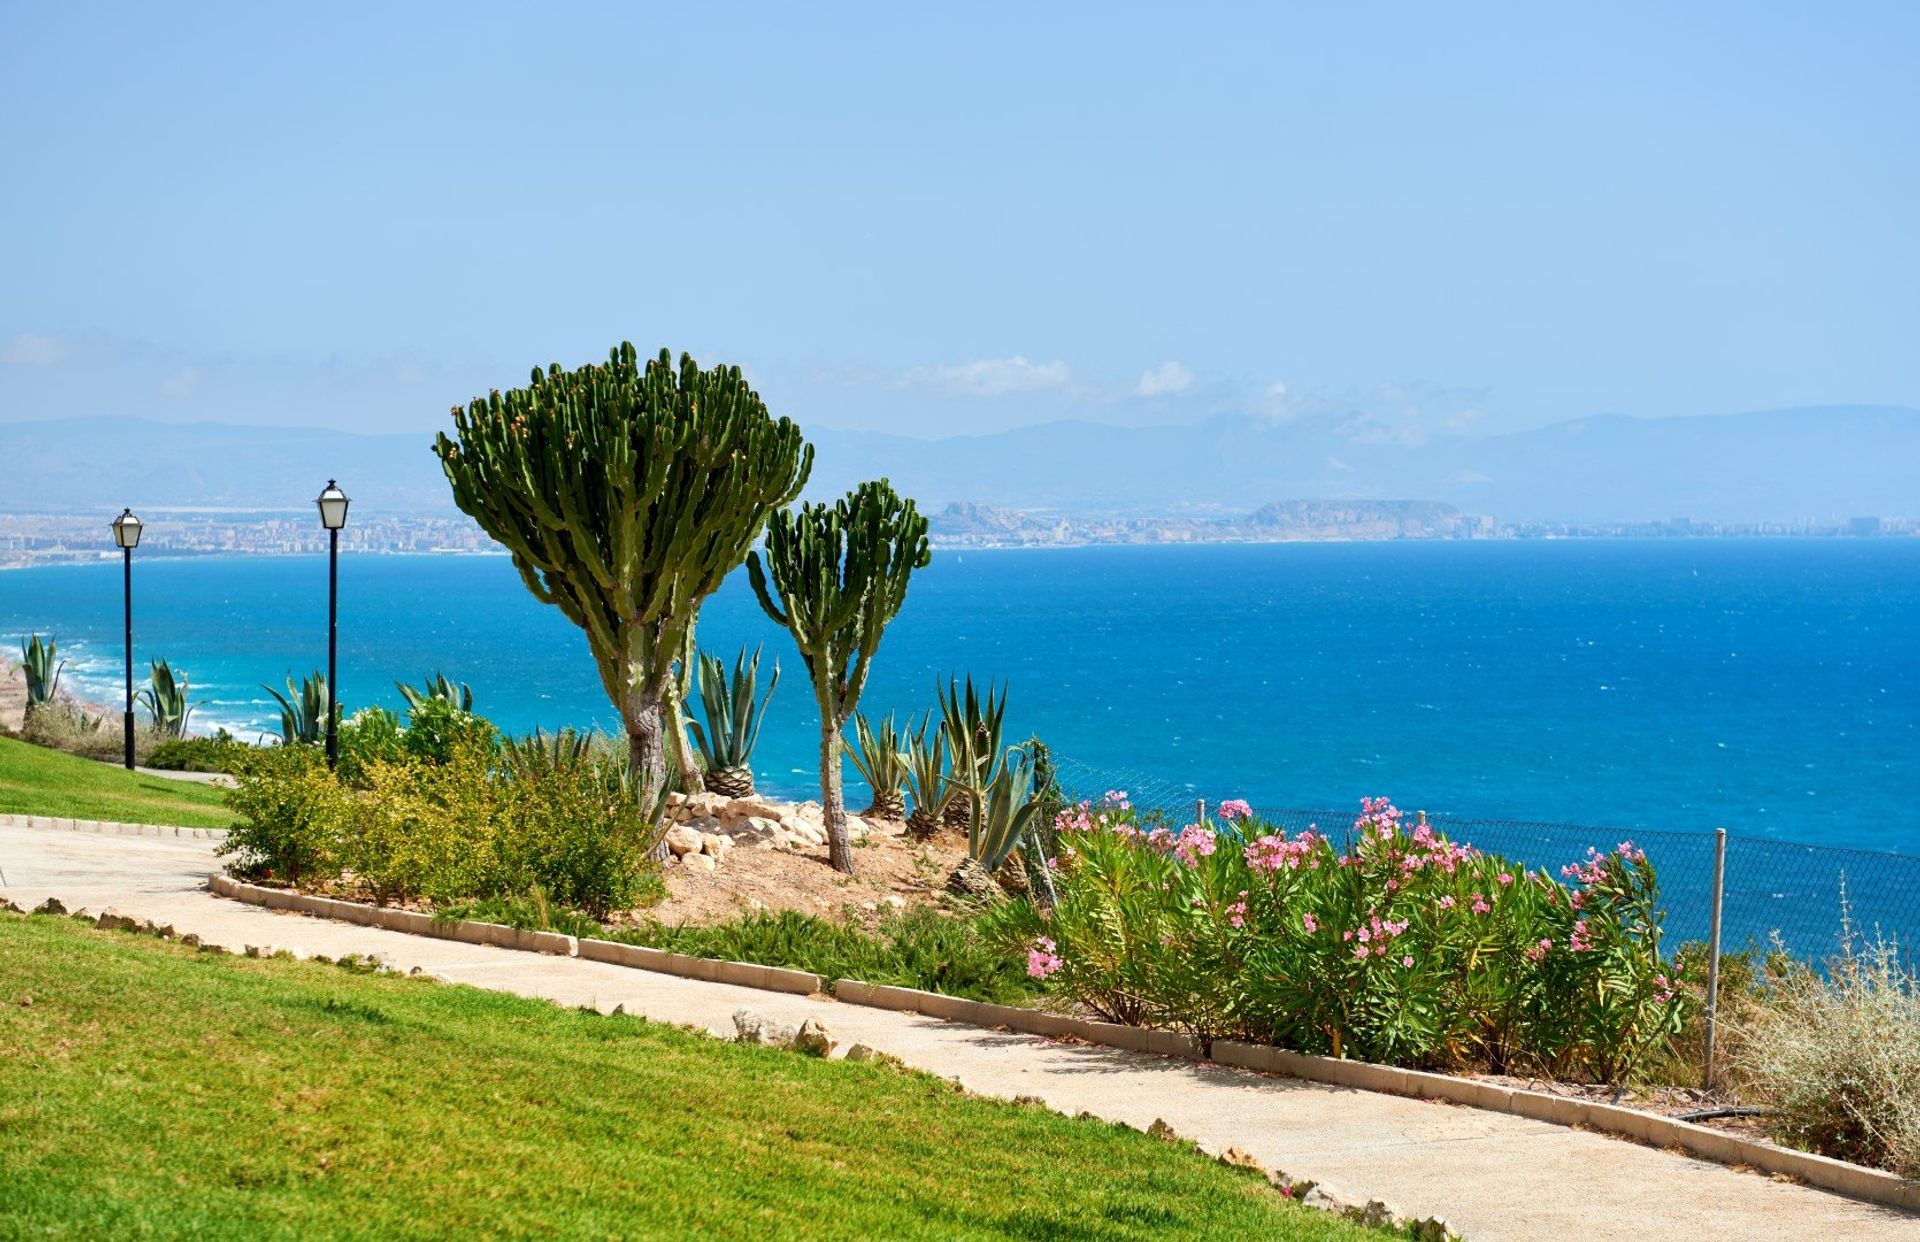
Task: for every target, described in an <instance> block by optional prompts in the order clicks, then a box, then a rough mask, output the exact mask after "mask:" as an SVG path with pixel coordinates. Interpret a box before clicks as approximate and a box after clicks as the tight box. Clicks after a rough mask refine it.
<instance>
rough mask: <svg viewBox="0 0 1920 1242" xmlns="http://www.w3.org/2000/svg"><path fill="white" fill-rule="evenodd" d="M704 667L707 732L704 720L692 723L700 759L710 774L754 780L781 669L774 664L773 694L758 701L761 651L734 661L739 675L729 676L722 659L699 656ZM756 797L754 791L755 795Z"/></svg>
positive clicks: (702, 697) (702, 701)
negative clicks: (741, 773) (739, 773)
mask: <svg viewBox="0 0 1920 1242" xmlns="http://www.w3.org/2000/svg"><path fill="white" fill-rule="evenodd" d="M698 663H699V666H700V711H701V714H702V715H704V716H705V717H706V718H707V724H706V728H704V729H703V728H701V727H700V722H699V721H697V720H696V721H691V722H689V723H690V727H691V728H692V729H693V740H694V744H695V745H696V746H698V747H699V749H700V758H701V759H702V760H703V761H704V762H705V763H706V766H707V771H708V772H709V773H719V772H725V771H732V770H742V769H745V770H748V775H747V781H748V783H749V784H750V783H751V781H752V774H751V770H750V769H751V765H752V762H753V748H754V746H755V744H757V743H758V742H759V740H760V726H761V725H762V724H763V723H765V720H766V710H767V703H768V702H769V701H771V700H772V698H773V692H774V689H775V688H776V687H778V686H779V684H780V664H779V662H778V661H775V662H774V666H773V676H772V677H770V678H769V679H768V681H767V692H766V693H765V694H764V695H760V696H759V697H758V699H757V700H756V698H755V693H756V691H757V689H758V687H759V681H760V648H758V647H755V648H754V649H753V656H752V658H751V659H749V658H748V656H747V649H746V648H745V647H742V648H740V653H739V655H737V656H735V657H734V661H733V675H732V677H728V675H727V666H726V665H725V664H724V663H722V662H721V660H720V657H719V656H716V655H711V654H709V653H707V652H704V651H703V652H701V653H700V655H699V657H698ZM749 792H750V791H749Z"/></svg>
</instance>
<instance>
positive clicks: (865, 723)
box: [853, 712, 910, 819]
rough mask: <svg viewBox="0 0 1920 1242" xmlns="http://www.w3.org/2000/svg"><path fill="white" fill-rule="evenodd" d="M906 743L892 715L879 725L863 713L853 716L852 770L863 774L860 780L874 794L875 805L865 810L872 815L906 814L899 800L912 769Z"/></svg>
mask: <svg viewBox="0 0 1920 1242" xmlns="http://www.w3.org/2000/svg"><path fill="white" fill-rule="evenodd" d="M905 740H906V739H905V738H903V737H902V736H901V733H900V728H899V726H898V725H896V724H894V722H893V713H892V712H888V713H887V714H886V715H885V716H882V717H881V718H880V723H879V724H877V725H876V724H874V723H873V722H872V721H870V720H868V719H867V717H866V714H865V713H864V712H856V713H855V714H854V717H853V741H854V745H853V766H854V767H856V768H858V769H859V770H860V778H861V779H862V780H864V781H866V782H867V788H869V789H871V790H872V791H873V803H872V805H871V806H869V807H868V808H867V810H866V813H867V814H869V815H879V816H881V817H883V818H886V819H898V818H900V815H901V813H902V812H903V811H904V810H905V807H904V805H903V800H902V798H901V796H900V790H901V789H902V788H903V787H904V786H905V785H906V783H907V775H908V768H909V766H910V761H909V759H908V756H907V752H906V749H905V748H904V746H903V745H902V743H903V742H904V741H905Z"/></svg>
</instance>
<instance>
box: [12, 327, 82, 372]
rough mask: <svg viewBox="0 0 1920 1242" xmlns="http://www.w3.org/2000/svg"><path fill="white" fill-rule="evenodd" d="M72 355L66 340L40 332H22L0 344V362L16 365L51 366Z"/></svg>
mask: <svg viewBox="0 0 1920 1242" xmlns="http://www.w3.org/2000/svg"><path fill="white" fill-rule="evenodd" d="M72 356H73V351H72V350H71V349H69V348H67V345H66V342H64V341H62V340H60V339H59V338H57V337H51V336H42V335H41V334H40V333H38V332H22V333H21V334H20V335H19V336H16V337H14V338H13V339H12V340H11V341H8V342H7V343H6V345H5V346H0V362H4V363H7V364H8V365H9V366H16V367H50V366H55V365H57V364H59V363H62V362H65V361H66V360H67V359H68V358H71V357H72Z"/></svg>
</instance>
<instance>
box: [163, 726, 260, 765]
mask: <svg viewBox="0 0 1920 1242" xmlns="http://www.w3.org/2000/svg"><path fill="white" fill-rule="evenodd" d="M252 749H253V748H252V747H251V746H248V745H247V744H246V743H245V742H242V741H240V740H239V739H238V738H236V737H234V736H233V734H231V733H228V732H227V731H226V730H225V729H221V730H220V731H219V732H217V733H215V734H213V735H212V736H211V737H174V738H168V739H167V740H166V741H164V742H161V743H160V744H159V745H158V746H155V747H154V748H153V753H152V754H151V755H148V756H147V766H148V767H150V768H159V769H160V770H162V771H164V772H232V771H233V770H234V769H235V768H236V767H238V766H239V765H240V764H241V763H242V762H244V761H245V758H246V755H247V752H249V751H250V750H252Z"/></svg>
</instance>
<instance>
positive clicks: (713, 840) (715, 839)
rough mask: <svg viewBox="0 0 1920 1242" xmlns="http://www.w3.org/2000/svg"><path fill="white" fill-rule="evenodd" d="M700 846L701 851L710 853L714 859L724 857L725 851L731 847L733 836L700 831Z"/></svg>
mask: <svg viewBox="0 0 1920 1242" xmlns="http://www.w3.org/2000/svg"><path fill="white" fill-rule="evenodd" d="M700 848H701V852H702V853H704V854H711V855H712V856H713V857H714V858H716V859H720V858H725V857H726V856H727V851H728V850H730V849H732V848H733V838H732V837H723V836H721V835H720V834H719V833H716V832H705V833H701V834H700Z"/></svg>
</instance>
